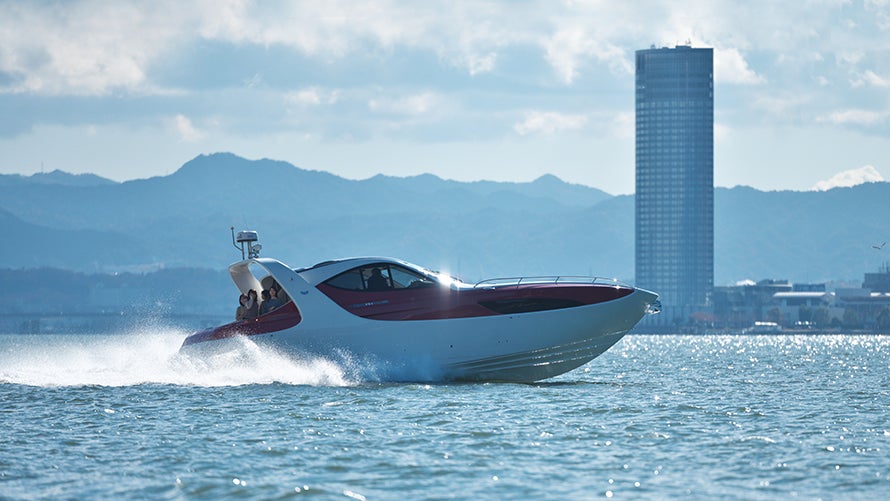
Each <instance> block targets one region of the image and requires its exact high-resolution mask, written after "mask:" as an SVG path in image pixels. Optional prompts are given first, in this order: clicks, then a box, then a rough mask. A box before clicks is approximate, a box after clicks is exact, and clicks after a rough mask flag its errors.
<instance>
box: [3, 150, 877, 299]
mask: <svg viewBox="0 0 890 501" xmlns="http://www.w3.org/2000/svg"><path fill="white" fill-rule="evenodd" d="M888 214H890V183H883V182H880V183H869V184H863V185H859V186H855V187H852V188H835V189H832V190H829V191H825V192H793V191H780V192H763V191H758V190H755V189H752V188H748V187H735V188H731V189H728V188H717V189H716V190H715V284H717V285H725V284H731V283H733V282H735V281H738V280H742V279H755V280H757V279H760V278H786V279H790V280H792V281H795V282H824V281H835V280H856V279H861V277H862V275H863V273H865V272H870V271H874V270H875V269H876V268H877V267H878V266H880V265H882V264H883V263H884V261H885V260H887V258H886V257H885V256H884V254H883V252H890V247H888V248H886V250H884V249H875V248H873V247H872V245H876V244H880V243H881V242H883V241H885V240H890V220H888V218H887V215H888ZM232 226H234V227H235V230H236V231H237V230H240V229H254V230H257V231H258V232H259V235H260V242H261V243H262V245H263V253H262V254H263V255H266V256H270V257H276V258H279V259H281V260H282V261H284V262H285V263H288V264H290V265H292V266H295V267H297V266H307V265H311V264H313V263H315V262H319V261H323V260H327V259H331V258H335V257H346V256H355V255H388V256H394V257H400V258H403V259H406V260H408V261H413V262H416V263H418V264H422V265H425V266H428V267H431V268H436V269H441V270H447V271H450V272H451V273H454V274H458V275H461V276H463V277H465V278H466V279H468V280H476V279H482V278H489V277H492V276H515V275H540V274H549V275H553V274H571V275H589V274H593V275H600V276H609V277H617V278H620V279H623V280H627V281H630V282H633V267H634V198H633V196H632V195H620V196H612V195H610V194H608V193H605V192H603V191H601V190H597V189H595V188H591V187H587V186H581V185H575V184H569V183H566V182H563V181H561V180H559V179H558V178H556V177H554V176H549V175H548V176H543V177H541V178H539V179H537V180H535V181H533V182H529V183H503V182H490V181H482V182H471V183H465V182H457V181H448V180H443V179H440V178H438V177H436V176H432V175H421V176H415V177H407V178H396V177H388V176H383V175H378V176H375V177H372V178H370V179H366V180H361V181H355V180H348V179H344V178H340V177H337V176H335V175H332V174H329V173H326V172H319V171H310V170H304V169H300V168H298V167H295V166H293V165H291V164H289V163H286V162H281V161H275V160H268V159H263V160H247V159H244V158H241V157H238V156H236V155H233V154H230V153H216V154H212V155H201V156H199V157H196V158H194V159H193V160H191V161H189V162H187V163H185V164H184V165H183V166H182V167H181V168H180V169H178V170H177V171H176V172H174V173H172V174H170V175H167V176H160V177H153V178H150V179H139V180H133V181H127V182H123V183H119V182H115V181H111V180H108V179H104V178H101V177H98V176H94V175H76V176H75V175H72V174H66V173H63V172H59V171H54V172H51V173H49V174H36V175H34V176H19V175H0V228H2V229H3V234H4V236H5V238H6V242H4V243H3V244H2V245H0V259H2V264H0V267H3V268H11V269H14V268H38V267H54V268H60V269H65V270H73V271H78V272H115V271H152V270H157V269H162V268H180V267H197V268H210V269H223V268H225V267H226V266H227V265H228V264H229V263H230V262H232V261H235V260H238V259H240V256H241V254H240V251H238V250H236V249H235V248H233V247H232V242H231V233H230V227H232Z"/></svg>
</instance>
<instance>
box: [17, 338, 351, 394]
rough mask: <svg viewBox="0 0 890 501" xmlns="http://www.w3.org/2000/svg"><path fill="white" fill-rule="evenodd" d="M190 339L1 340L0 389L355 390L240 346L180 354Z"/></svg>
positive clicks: (329, 368)
mask: <svg viewBox="0 0 890 501" xmlns="http://www.w3.org/2000/svg"><path fill="white" fill-rule="evenodd" d="M186 335H187V332H184V331H180V330H177V329H173V328H163V327H147V328H143V329H140V330H136V331H132V332H127V333H117V334H108V335H46V334H43V335H7V336H0V383H13V384H24V385H30V386H45V387H53V386H90V385H97V386H131V385H138V384H173V385H195V386H237V385H246V384H270V383H283V384H293V385H313V386H321V385H323V386H347V385H352V384H355V383H356V381H353V380H351V379H350V378H349V377H348V376H347V372H346V371H345V370H344V368H343V367H341V366H340V365H338V364H335V363H333V362H331V361H328V360H325V359H322V358H312V359H304V360H295V359H293V358H289V357H287V356H284V355H282V354H279V353H277V352H275V351H274V350H271V349H267V348H262V347H259V346H257V345H255V344H254V343H252V342H250V341H249V340H246V339H245V340H243V341H242V342H241V343H240V345H238V346H236V347H235V348H234V349H232V350H230V351H227V352H224V353H220V354H215V355H211V356H202V357H196V356H188V355H182V354H180V353H179V347H180V345H181V344H182V340H183V339H184V338H185V336H186Z"/></svg>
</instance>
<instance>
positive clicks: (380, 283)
mask: <svg viewBox="0 0 890 501" xmlns="http://www.w3.org/2000/svg"><path fill="white" fill-rule="evenodd" d="M387 289H389V284H388V283H386V278H385V277H384V276H383V273H381V272H380V268H374V270H373V271H371V276H370V277H368V290H369V291H385V290H387Z"/></svg>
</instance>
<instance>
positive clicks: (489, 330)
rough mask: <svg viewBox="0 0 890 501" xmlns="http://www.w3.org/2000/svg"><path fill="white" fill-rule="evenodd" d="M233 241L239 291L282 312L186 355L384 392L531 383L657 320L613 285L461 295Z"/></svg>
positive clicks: (520, 281)
mask: <svg viewBox="0 0 890 501" xmlns="http://www.w3.org/2000/svg"><path fill="white" fill-rule="evenodd" d="M234 240H235V238H234V231H233V241H234ZM238 241H239V242H241V244H242V258H243V259H242V260H241V261H239V262H236V263H234V264H232V265H231V266H230V267H229V273H230V275H231V277H232V280H233V281H234V283H235V285H236V286H237V288H238V290H239V291H241V293H242V294H246V293H247V292H248V291H250V290H255V291H260V290H265V289H269V288H271V287H275V288H276V289H277V290H279V291H281V292H280V293H279V297H280V298H281V299H282V300H283V301H284V304H283V305H282V306H280V307H278V308H277V309H274V310H272V311H269V312H267V313H264V314H262V315H259V316H258V317H256V318H252V319H245V320H238V321H235V322H231V323H228V324H225V325H221V326H218V327H213V328H209V329H206V330H203V331H200V332H196V333H194V334H191V335H190V336H188V337H187V338H186V339H185V341H184V342H183V345H182V348H181V349H180V351H181V352H182V353H185V354H188V355H192V354H201V353H207V352H209V353H214V352H218V351H219V350H229V349H232V347H233V343H234V344H235V345H237V344H238V343H242V346H243V342H244V341H245V340H249V341H252V342H253V343H255V344H256V345H259V346H265V347H270V348H272V349H274V350H276V351H279V352H281V353H284V354H286V355H289V356H293V357H323V358H326V359H329V360H331V361H334V362H336V363H341V364H344V366H348V367H350V368H352V369H356V370H358V372H359V375H360V377H362V378H368V379H374V380H380V381H428V382H445V381H508V382H534V381H538V380H542V379H546V378H550V377H553V376H557V375H559V374H563V373H565V372H568V371H571V370H573V369H575V368H577V367H580V366H582V365H584V364H586V363H587V362H589V361H591V360H593V359H594V358H596V357H597V356H599V355H600V354H602V353H603V352H605V351H606V350H607V349H609V348H610V347H611V346H612V345H614V344H615V343H616V342H618V341H619V340H620V339H621V338H622V337H623V336H624V335H625V334H626V333H627V332H628V331H629V330H630V329H631V328H633V327H634V325H636V324H637V323H638V322H639V321H640V320H641V319H642V318H643V316H645V315H646V314H647V313H648V314H651V313H657V312H658V311H659V310H660V308H661V305H660V303H659V301H658V295H657V294H655V293H653V292H649V291H646V290H643V289H638V288H634V287H631V286H629V285H626V284H622V283H620V282H618V281H615V280H611V279H609V280H607V279H602V278H593V277H522V278H510V279H494V280H485V281H482V282H478V283H474V284H468V283H464V282H463V281H461V280H460V279H457V278H455V277H452V276H449V275H448V274H444V273H439V272H435V271H431V270H428V269H426V268H423V267H420V266H417V265H414V264H411V263H408V262H406V261H402V260H399V259H393V258H386V257H359V258H349V259H339V260H333V261H325V262H323V263H319V264H316V265H315V266H312V267H309V268H300V269H294V268H291V267H289V266H287V265H286V264H284V263H282V262H280V261H278V260H275V259H271V258H261V257H259V255H258V249H259V245H256V244H252V243H251V242H254V241H256V233H255V232H241V233H239V235H238ZM245 243H247V245H248V249H249V252H248V255H247V256H246V257H245V256H244V247H243V246H244V244H245ZM236 247H237V245H236Z"/></svg>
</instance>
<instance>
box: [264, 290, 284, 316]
mask: <svg viewBox="0 0 890 501" xmlns="http://www.w3.org/2000/svg"><path fill="white" fill-rule="evenodd" d="M260 295H261V296H262V298H263V303H262V304H261V305H260V315H263V314H266V313H269V312H270V311H272V310H274V309H276V308H278V307H279V306H281V300H280V299H278V296H277V291H276V290H275V287H269V288H268V289H263V292H262V293H261V294H260Z"/></svg>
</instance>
